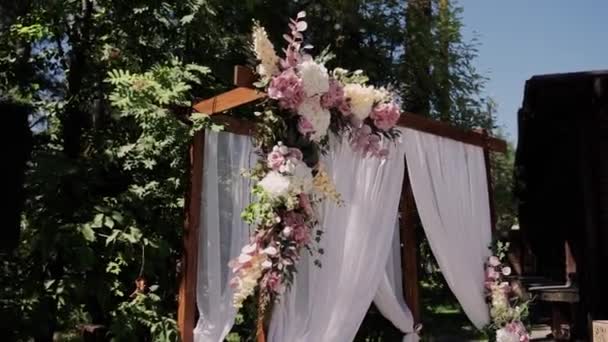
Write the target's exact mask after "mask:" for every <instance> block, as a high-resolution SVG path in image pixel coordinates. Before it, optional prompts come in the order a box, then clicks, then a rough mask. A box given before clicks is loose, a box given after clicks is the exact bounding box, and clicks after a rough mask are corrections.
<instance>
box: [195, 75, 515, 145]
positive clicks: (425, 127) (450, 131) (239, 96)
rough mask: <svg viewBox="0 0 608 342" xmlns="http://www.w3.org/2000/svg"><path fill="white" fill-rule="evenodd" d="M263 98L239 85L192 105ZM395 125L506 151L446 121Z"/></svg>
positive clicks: (209, 108) (207, 109)
mask: <svg viewBox="0 0 608 342" xmlns="http://www.w3.org/2000/svg"><path fill="white" fill-rule="evenodd" d="M264 97H266V94H265V93H262V92H259V91H257V90H254V89H249V88H243V87H239V88H235V89H233V90H231V91H229V92H226V93H224V94H221V95H218V96H215V97H213V98H210V99H207V100H204V101H201V102H198V103H197V104H195V105H194V106H193V108H194V109H195V110H196V111H198V112H200V113H206V114H209V115H214V114H218V113H221V112H224V111H226V110H229V109H233V108H236V107H238V106H241V105H243V104H247V103H251V102H254V101H256V100H259V99H262V98H264ZM233 122H236V119H235V120H233ZM397 125H398V126H400V127H406V128H411V129H414V130H417V131H421V132H426V133H430V134H434V135H438V136H441V137H444V138H448V139H452V140H456V141H460V142H463V143H465V144H470V145H476V146H480V147H482V148H484V149H489V150H491V151H495V152H500V153H505V152H506V151H507V143H506V142H505V141H504V140H501V139H497V138H493V137H490V136H488V135H487V134H485V135H484V134H482V133H479V132H475V131H467V130H464V129H461V128H458V127H454V126H451V125H450V124H448V123H445V122H441V121H435V120H431V119H429V118H425V117H423V116H420V115H416V114H412V113H404V114H402V115H401V118H400V119H399V122H398V123H397Z"/></svg>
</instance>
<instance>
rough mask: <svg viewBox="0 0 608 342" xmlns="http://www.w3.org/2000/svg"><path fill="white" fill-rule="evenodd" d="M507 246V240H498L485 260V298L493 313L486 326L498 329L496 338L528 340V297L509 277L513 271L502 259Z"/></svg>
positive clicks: (512, 341)
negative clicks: (525, 298)
mask: <svg viewBox="0 0 608 342" xmlns="http://www.w3.org/2000/svg"><path fill="white" fill-rule="evenodd" d="M508 248H509V244H508V243H503V242H500V241H499V242H497V243H496V245H495V246H494V248H493V255H492V256H490V257H489V258H488V260H487V262H486V264H485V289H486V299H487V302H488V304H489V306H490V317H491V323H490V324H489V325H488V326H487V327H486V328H487V330H489V331H490V332H491V334H494V333H495V338H496V341H497V342H528V341H529V340H530V334H529V333H528V330H527V329H526V326H525V325H524V323H523V321H525V319H526V318H527V316H528V305H529V301H527V300H524V298H523V293H522V291H521V289H520V288H519V287H518V285H517V284H515V283H511V282H509V281H508V280H507V279H506V277H508V276H509V275H510V274H511V268H510V267H509V266H506V265H504V263H503V260H504V258H505V256H506V252H507V251H508Z"/></svg>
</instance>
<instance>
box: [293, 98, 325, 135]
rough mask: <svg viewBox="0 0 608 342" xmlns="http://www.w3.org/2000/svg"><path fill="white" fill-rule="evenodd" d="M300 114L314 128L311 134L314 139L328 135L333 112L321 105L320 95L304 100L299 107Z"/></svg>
mask: <svg viewBox="0 0 608 342" xmlns="http://www.w3.org/2000/svg"><path fill="white" fill-rule="evenodd" d="M298 114H300V115H301V116H302V117H304V118H305V119H306V120H308V122H309V123H310V124H311V125H312V127H313V128H314V133H313V134H312V135H311V137H310V138H311V139H312V140H313V141H317V142H318V141H320V140H321V139H323V137H324V136H326V135H327V130H328V129H329V123H330V121H331V114H330V113H329V110H327V109H325V108H323V107H322V106H321V102H320V99H319V97H318V96H315V97H309V98H307V99H305V100H304V101H302V104H301V105H300V106H299V107H298Z"/></svg>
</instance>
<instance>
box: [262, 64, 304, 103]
mask: <svg viewBox="0 0 608 342" xmlns="http://www.w3.org/2000/svg"><path fill="white" fill-rule="evenodd" d="M268 97H270V98H271V99H274V100H279V106H281V108H283V109H292V110H296V109H297V108H298V106H299V105H300V104H301V103H302V101H303V100H304V88H303V87H302V80H301V79H300V78H299V77H298V75H297V74H296V73H295V71H294V70H293V69H287V70H285V71H283V72H282V73H281V74H279V75H277V76H275V77H273V78H272V81H270V85H269V86H268Z"/></svg>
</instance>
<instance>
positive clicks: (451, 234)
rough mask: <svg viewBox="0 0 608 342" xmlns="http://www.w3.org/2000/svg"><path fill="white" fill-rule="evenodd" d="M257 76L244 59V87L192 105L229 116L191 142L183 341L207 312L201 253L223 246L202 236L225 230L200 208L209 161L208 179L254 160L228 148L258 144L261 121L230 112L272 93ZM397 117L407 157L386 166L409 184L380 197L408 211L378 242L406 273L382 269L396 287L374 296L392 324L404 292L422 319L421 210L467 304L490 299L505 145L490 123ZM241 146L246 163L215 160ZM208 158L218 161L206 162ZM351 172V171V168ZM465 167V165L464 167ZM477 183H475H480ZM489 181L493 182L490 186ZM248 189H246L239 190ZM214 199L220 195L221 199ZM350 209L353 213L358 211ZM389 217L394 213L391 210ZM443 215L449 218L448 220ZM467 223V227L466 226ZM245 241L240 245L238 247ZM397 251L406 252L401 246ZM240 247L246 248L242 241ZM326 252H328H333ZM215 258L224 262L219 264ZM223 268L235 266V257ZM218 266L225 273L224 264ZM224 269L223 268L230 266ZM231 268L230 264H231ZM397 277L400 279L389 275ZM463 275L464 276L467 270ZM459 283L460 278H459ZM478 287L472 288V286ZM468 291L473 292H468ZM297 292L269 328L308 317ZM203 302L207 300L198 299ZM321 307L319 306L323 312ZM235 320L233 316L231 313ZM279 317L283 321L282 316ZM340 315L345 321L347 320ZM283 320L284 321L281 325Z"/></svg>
mask: <svg viewBox="0 0 608 342" xmlns="http://www.w3.org/2000/svg"><path fill="white" fill-rule="evenodd" d="M253 82H254V75H253V73H252V72H251V71H250V70H249V69H248V68H245V67H241V66H237V67H235V77H234V84H235V85H236V88H234V89H233V90H230V91H228V92H226V93H223V94H220V95H217V96H214V97H212V98H210V99H207V100H203V101H199V102H197V103H195V104H194V105H193V106H192V109H193V111H195V112H198V113H204V114H207V115H210V116H211V120H212V121H213V122H214V123H217V124H222V125H224V126H225V133H219V134H218V133H215V132H210V131H209V132H205V131H204V130H201V131H199V132H197V133H196V134H195V136H194V139H193V143H192V145H191V148H190V162H191V163H190V171H189V172H190V179H191V184H190V190H189V193H188V195H187V198H186V210H187V215H186V223H185V227H184V234H183V257H182V264H181V279H180V291H179V298H178V299H179V308H178V326H179V329H180V333H181V337H182V341H184V342H191V341H193V339H194V337H193V334H194V332H193V330H194V327H195V325H196V320H197V317H198V315H200V313H199V314H198V315H197V312H198V308H197V299H200V298H197V280H198V281H200V278H201V277H203V276H205V275H201V272H200V271H199V268H200V267H201V265H200V264H201V262H202V263H206V262H207V261H206V260H204V259H201V256H204V255H206V254H205V251H206V249H208V248H214V249H215V252H217V253H219V250H218V248H219V249H221V248H224V247H225V246H217V245H215V246H212V245H209V244H208V243H207V244H203V243H201V241H207V240H205V239H206V238H207V237H206V236H204V234H203V232H205V234H219V232H217V231H216V232H214V233H209V232H206V231H205V226H204V225H205V223H206V222H209V221H208V218H207V217H204V215H202V214H203V210H202V209H203V204H204V202H205V198H204V196H203V194H204V193H205V189H204V188H203V183H204V181H203V178H204V173H205V172H204V171H205V170H208V169H209V170H211V171H210V173H211V174H207V175H206V177H212V178H210V179H213V177H216V178H219V177H220V176H221V175H222V174H221V173H220V174H218V172H222V171H224V172H225V171H232V172H233V173H236V175H235V176H236V177H239V174H238V173H239V170H240V169H241V168H243V167H247V166H248V164H247V163H250V161H249V160H248V158H249V157H248V156H247V155H246V152H243V151H240V152H239V151H230V149H231V148H232V149H235V150H236V149H241V150H243V149H245V150H246V149H249V152H247V153H251V151H250V150H251V147H247V146H246V145H247V141H248V139H243V137H247V136H249V135H251V134H252V133H253V130H254V129H255V127H254V125H253V123H252V122H250V121H246V120H243V119H238V118H235V117H232V116H230V115H225V114H222V113H224V112H226V111H228V110H230V109H234V108H237V107H239V106H242V105H245V104H249V103H252V102H255V101H260V100H262V99H264V98H265V97H266V94H264V93H262V92H260V91H258V90H256V89H254V88H253V87H252V84H253ZM397 125H398V126H399V129H401V131H402V132H403V140H404V141H405V142H404V143H402V144H401V145H402V146H403V151H402V152H403V154H404V156H405V157H404V158H401V157H400V158H392V159H391V160H393V161H395V160H399V159H400V161H398V162H393V163H392V164H390V163H387V164H390V165H388V166H387V165H385V166H387V167H386V169H388V168H389V166H390V168H393V169H398V171H393V172H397V173H400V175H396V176H395V178H394V179H395V181H396V182H399V181H401V180H402V181H401V183H402V185H401V187H398V191H397V192H396V196H393V197H394V201H395V202H398V203H381V205H380V206H384V207H390V206H391V205H392V206H394V207H395V208H397V206H398V213H399V215H400V216H401V219H397V217H394V219H395V220H394V221H396V222H397V224H398V230H397V231H396V232H397V233H396V234H397V235H398V236H399V237H398V240H397V239H392V235H391V237H390V238H391V239H390V240H389V241H391V240H392V241H394V242H395V241H398V243H397V242H396V243H395V244H393V245H394V246H393V247H391V246H379V245H376V246H374V247H375V248H377V249H382V248H385V249H390V250H391V251H392V252H390V251H389V252H386V254H389V255H388V256H386V257H384V256H383V257H382V258H385V259H384V260H386V259H388V258H393V259H394V261H396V264H397V265H398V266H400V269H399V270H398V271H400V273H401V275H400V276H398V278H399V279H394V278H395V275H396V272H395V273H393V274H388V273H385V274H383V275H382V274H381V276H383V277H385V278H386V279H384V280H385V283H387V282H388V283H387V284H388V290H386V288H385V291H384V296H381V297H382V298H378V297H379V295H378V294H376V296H375V297H376V302H378V300H380V301H384V302H389V304H388V305H384V307H385V308H388V309H386V310H388V311H391V309H392V310H393V312H392V313H391V312H389V313H388V315H389V316H391V315H393V316H394V318H395V319H391V317H388V318H389V319H390V320H391V321H393V323H395V322H396V321H395V320H397V321H399V319H401V320H402V318H400V317H402V316H403V312H402V311H403V310H402V309H401V308H400V307H399V305H398V304H397V305H396V306H395V305H394V304H395V303H392V304H391V301H392V302H398V301H403V299H405V304H406V307H405V309H406V310H411V315H412V316H413V320H414V322H419V321H420V311H419V290H418V279H417V259H416V246H415V244H414V245H411V244H412V241H414V242H415V241H417V238H416V234H415V231H414V230H413V229H411V227H412V226H413V222H414V221H415V220H416V215H420V219H421V222H422V225H423V226H424V227H425V233H426V234H427V236H428V238H429V242H430V244H431V248H432V250H433V253H434V254H435V255H436V257H437V259H438V262H439V264H440V267H441V268H442V272H443V273H444V275H445V277H446V280H447V281H448V284H449V285H450V287H451V288H452V291H453V292H454V293H455V295H456V297H457V298H458V299H459V301H461V303H463V300H464V301H473V302H475V303H476V304H475V305H479V303H478V302H479V300H480V299H481V300H482V301H483V294H482V293H478V292H480V291H481V292H482V291H483V262H484V261H485V259H486V258H487V256H488V255H489V251H488V252H487V253H485V250H486V249H487V246H488V244H489V243H490V239H491V229H493V227H494V225H495V214H494V208H493V201H492V183H491V177H490V163H489V155H490V152H500V153H504V152H505V151H506V143H505V142H504V141H502V140H500V139H496V138H494V137H491V136H489V135H488V134H487V132H485V131H466V130H462V129H459V128H456V127H453V126H450V125H449V124H447V123H444V122H439V121H434V120H430V119H427V118H424V117H421V116H418V115H415V114H409V113H404V114H402V115H401V117H400V119H399V121H398V124H397ZM239 137H240V138H239ZM206 143H207V146H206ZM209 144H213V146H212V147H211V148H212V149H217V148H218V147H221V151H217V150H210V149H209V148H210V146H209ZM220 145H221V146H220ZM429 147H430V148H429ZM205 151H207V152H208V153H207V155H205ZM233 152H234V153H237V154H238V153H240V155H239V156H237V157H235V158H234V159H235V160H240V161H241V163H242V162H245V164H243V165H238V162H235V161H234V160H232V161H231V163H232V165H231V166H229V168H228V169H224V170H220V169H219V167H218V164H217V162H214V161H213V160H215V159H214V158H220V157H221V155H218V153H224V154H226V153H233ZM336 153H340V151H339V149H338V152H335V153H334V154H336ZM346 153H347V152H346ZM338 157H339V156H338ZM239 158H240V159H239ZM224 159H225V158H224ZM207 163H210V164H212V165H207ZM235 163H236V164H235ZM399 164H401V165H399ZM406 164H407V166H406ZM414 164H416V165H414ZM230 167H232V169H230ZM370 167H371V168H372V169H377V168H378V165H377V164H376V165H371V166H370ZM463 168H464V169H463ZM346 171H348V172H353V170H352V169H349V170H346ZM460 171H464V173H463V172H460ZM387 172H388V171H387ZM459 175H460V177H461V178H462V177H464V178H462V179H460V178H459ZM350 176H352V174H349V177H350ZM224 178H225V177H224ZM228 178H230V177H228ZM208 181H209V179H208ZM231 181H232V182H234V180H230V179H229V180H228V183H230V182H231ZM355 184H356V183H355ZM395 185H396V184H392V187H393V188H396V186H395ZM385 186H386V185H385ZM389 187H390V184H389ZM472 187H473V188H475V187H477V188H475V189H472ZM483 187H486V188H485V189H484V188H483ZM245 188H247V187H245ZM241 191H243V190H242V189H241ZM393 192H394V190H393ZM459 192H461V193H463V194H462V195H463V196H459ZM471 194H473V196H476V197H480V198H475V199H473V200H472V199H471V198H469V197H471ZM215 196H217V194H215ZM353 196H355V195H353ZM212 201H217V198H215V199H213V200H212ZM450 201H451V202H450ZM457 202H459V203H460V205H459V206H457V207H453V205H454V203H457ZM215 203H220V204H219V205H221V203H222V202H221V201H217V202H215ZM480 205H481V207H480ZM484 205H485V207H484ZM417 207H418V208H417ZM444 208H445V210H444ZM359 209H360V208H359ZM350 214H353V213H352V212H351V213H350ZM395 215H397V213H395ZM236 216H237V218H236V219H237V220H240V217H238V216H239V215H238V212H237V215H236ZM371 216H373V215H371ZM388 216H390V214H389V215H388ZM375 218H376V219H378V221H377V222H373V223H375V224H383V225H387V224H388V225H394V224H395V223H393V222H391V219H390V218H389V217H387V215H384V216H377V215H376V216H375ZM370 219H371V218H370ZM442 220H445V221H444V222H442ZM472 221H475V222H472ZM235 222H236V221H233V224H236V223H235ZM448 224H449V226H448ZM427 226H432V227H434V230H433V231H428V230H426V228H427ZM471 226H474V227H473V229H471ZM459 229H462V230H460V231H459ZM391 234H392V233H391ZM476 234H478V235H476ZM433 235H435V236H433ZM216 239H217V240H216V242H219V238H217V237H216ZM207 242H208V241H207ZM376 242H377V241H376ZM349 243H352V241H349ZM404 244H408V248H400V246H403V245H404ZM467 244H468V245H467ZM364 245H365V244H364V243H363V244H362V245H361V246H364ZM463 247H465V250H463V249H462V248H463ZM238 248H240V246H239V247H238ZM395 251H401V252H400V253H395ZM438 251H441V252H438ZM221 252H222V253H234V251H232V252H230V251H225V250H224V251H221ZM236 253H237V255H238V250H237V252H236ZM480 253H481V254H480ZM471 254H473V255H471ZM482 254H483V255H482ZM234 256H235V255H231V256H230V258H232V257H234ZM324 257H326V258H328V256H327V255H326V256H324ZM382 258H380V259H382ZM471 260H474V263H476V262H478V263H479V264H478V265H473V267H472V268H471V269H475V268H476V269H478V270H479V274H480V277H481V279H478V278H479V277H477V276H473V277H470V275H469V274H467V272H471V271H467V270H466V269H464V268H466V267H469V268H470V265H469V266H467V265H463V264H462V263H466V262H468V261H471ZM303 261H304V260H303ZM380 262H382V261H380ZM459 264H460V266H459ZM215 266H216V267H219V266H218V265H215ZM342 266H344V265H342ZM381 266H384V265H381ZM459 267H462V268H463V269H459ZM225 268H227V266H226V267H225ZM398 268H399V267H398ZM215 271H216V272H217V271H218V269H216V270H215ZM205 272H209V270H208V269H206V270H205ZM219 272H220V273H221V272H222V271H219ZM224 272H227V271H226V270H224ZM459 272H464V276H465V277H470V278H471V281H469V282H468V283H467V282H465V284H462V281H461V280H458V279H457V278H459V275H460V274H459ZM473 272H475V271H473ZM476 275H477V274H476ZM224 277H226V275H224ZM391 277H392V278H393V279H388V278H391ZM197 278H198V279H197ZM379 278H380V277H379ZM460 278H462V276H461V275H460ZM317 280H318V279H317ZM342 280H344V279H342ZM310 281H312V280H310ZM377 282H378V283H380V282H381V280H377ZM391 282H395V283H399V287H400V286H401V284H402V285H403V289H402V293H397V294H396V293H395V292H394V290H395V289H391ZM459 282H460V284H457V283H459ZM387 284H385V285H387ZM298 285H299V284H294V287H295V290H299V291H300V292H302V291H308V289H304V288H298ZM357 286H359V284H352V287H353V288H355V287H357ZM471 286H472V287H473V288H471ZM379 287H380V285H379ZM385 287H386V286H385ZM463 287H464V288H463ZM467 287H468V288H467ZM477 287H479V291H477ZM206 290H209V289H206ZM293 290H294V289H292V292H294V291H293ZM342 290H345V289H342ZM391 291H392V292H391ZM350 294H351V295H357V291H354V292H351V293H350ZM471 294H472V295H471ZM305 295H306V297H308V298H310V297H312V295H310V296H309V295H308V293H306V294H305ZM290 296H291V297H294V298H295V296H303V294H302V293H300V294H293V295H290ZM467 296H468V297H471V296H472V297H475V298H466V297H467ZM199 297H200V289H199ZM294 298H285V304H284V305H278V306H290V305H291V306H292V307H291V308H283V309H281V308H279V309H275V311H274V312H273V313H272V315H273V316H272V317H273V319H272V322H271V323H270V326H273V325H274V326H273V329H274V330H273V331H272V332H270V334H274V335H277V334H287V335H289V332H285V331H288V330H290V327H289V326H287V327H285V325H286V324H287V325H288V322H285V320H289V319H295V318H297V319H309V317H301V315H302V313H304V314H305V313H306V310H304V311H302V312H296V313H294V312H295V311H297V310H295V311H294V307H293V306H294V305H299V304H294V303H295V302H297V301H298V300H299V299H300V298H298V299H294ZM292 299H293V300H292ZM345 299H347V300H348V299H349V298H347V297H345ZM354 299H355V298H350V300H354ZM290 302H291V303H290ZM369 304H371V300H370V302H369V303H362V305H363V306H365V308H367V306H369ZM199 305H201V304H200V302H199ZM203 305H206V306H207V307H209V306H210V305H211V306H212V305H220V303H219V302H217V303H206V304H203ZM307 305H308V306H310V305H312V304H311V303H310V302H309V303H307ZM391 305H392V306H391ZM466 305H467V304H466V303H463V307H464V308H465V312H467V307H466ZM484 305H485V304H484ZM408 307H409V309H408ZM280 310H283V312H280ZM381 311H382V310H381ZM473 311H474V310H473ZM478 311H479V310H478ZM334 314H335V313H334ZM383 314H385V316H386V315H387V314H386V313H385V312H383ZM467 314H468V315H469V318H470V319H471V320H472V321H475V320H478V321H479V322H481V321H483V320H484V318H483V317H471V316H472V315H473V316H475V315H476V313H472V312H467ZM275 315H276V316H277V317H278V316H282V317H278V318H276V319H275ZM298 315H300V316H298ZM315 315H318V313H315ZM400 315H401V316H400ZM477 315H478V314H477ZM478 316H479V315H478ZM482 316H483V315H482ZM332 317H333V316H331V315H329V316H326V317H325V318H329V319H331V318H332ZM233 319H234V317H233V318H232V320H233ZM275 321H276V322H279V323H276V324H275ZM281 321H282V322H281ZM479 322H474V323H479ZM347 323H349V324H351V325H352V324H354V325H355V326H356V327H358V325H359V324H360V321H358V322H356V320H355V321H354V322H347ZM297 324H298V325H302V324H303V323H302V321H298V322H297ZM308 324H309V325H310V324H312V323H310V322H308ZM340 324H345V323H344V322H340ZM397 324H402V323H396V325H397ZM479 324H480V323H479ZM230 325H231V324H230ZM276 325H282V328H280V329H279V330H280V331H279V332H277V329H276V327H275V326H276ZM410 325H411V324H410ZM476 325H478V324H476ZM270 326H268V325H267V326H263V325H261V324H260V325H259V326H258V341H265V339H266V333H268V331H265V330H268V329H270ZM398 327H399V328H400V329H401V330H402V331H404V332H405V333H407V332H412V331H411V327H409V328H405V329H404V328H402V327H400V326H398ZM210 329H211V330H214V329H215V330H217V329H219V330H220V331H221V330H222V329H224V327H212V328H210ZM228 329H229V328H228ZM224 330H225V329H224ZM291 330H293V327H291ZM405 330H409V331H405ZM287 335H283V336H287ZM224 336H225V335H224ZM277 336H278V335H277ZM272 339H273V338H272V336H269V340H272ZM274 340H275V341H281V339H280V338H275V339H274Z"/></svg>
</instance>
